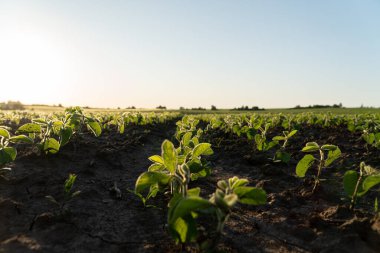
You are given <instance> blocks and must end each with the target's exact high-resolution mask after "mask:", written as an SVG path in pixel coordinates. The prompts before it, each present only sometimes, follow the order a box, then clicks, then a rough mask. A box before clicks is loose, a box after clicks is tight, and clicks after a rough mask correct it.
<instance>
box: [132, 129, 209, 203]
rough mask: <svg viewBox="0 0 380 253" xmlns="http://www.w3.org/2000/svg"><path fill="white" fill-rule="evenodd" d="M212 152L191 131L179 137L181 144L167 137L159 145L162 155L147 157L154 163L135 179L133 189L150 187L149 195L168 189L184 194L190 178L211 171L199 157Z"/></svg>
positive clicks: (138, 190)
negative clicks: (178, 145) (177, 144)
mask: <svg viewBox="0 0 380 253" xmlns="http://www.w3.org/2000/svg"><path fill="white" fill-rule="evenodd" d="M211 154H213V150H212V149H211V144H210V143H199V142H198V138H197V137H193V138H191V133H190V132H189V133H187V134H185V135H184V136H183V137H182V140H181V146H180V147H178V148H175V147H174V144H173V143H172V142H170V141H169V140H165V141H164V142H163V143H162V146H161V156H160V155H154V156H151V157H149V160H151V161H152V162H153V164H152V165H151V166H150V167H149V168H148V171H147V172H144V173H142V174H141V175H140V176H139V177H138V179H137V180H136V185H135V192H136V194H141V193H142V192H143V191H144V190H145V189H148V188H149V193H148V197H155V196H156V194H157V193H158V192H159V191H164V190H167V189H168V188H169V190H170V193H171V194H172V195H174V194H177V193H178V194H181V195H182V196H186V195H187V191H188V184H189V182H190V180H196V179H197V178H199V177H205V176H208V175H209V174H210V172H211V169H210V167H209V166H208V163H207V162H206V161H204V159H202V156H205V155H211Z"/></svg>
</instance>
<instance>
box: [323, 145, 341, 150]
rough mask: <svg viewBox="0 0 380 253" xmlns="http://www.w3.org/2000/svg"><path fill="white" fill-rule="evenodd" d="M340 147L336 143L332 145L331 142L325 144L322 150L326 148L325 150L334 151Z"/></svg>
mask: <svg viewBox="0 0 380 253" xmlns="http://www.w3.org/2000/svg"><path fill="white" fill-rule="evenodd" d="M337 148H338V147H337V146H335V145H331V144H326V145H323V146H322V147H321V149H322V150H325V151H334V150H336V149H337Z"/></svg>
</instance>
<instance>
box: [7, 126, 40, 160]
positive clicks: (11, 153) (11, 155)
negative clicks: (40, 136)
mask: <svg viewBox="0 0 380 253" xmlns="http://www.w3.org/2000/svg"><path fill="white" fill-rule="evenodd" d="M8 130H9V128H8V127H6V126H0V166H2V165H5V164H7V163H10V162H12V161H14V160H15V159H16V156H17V150H16V148H14V147H10V146H9V144H10V143H20V142H21V143H29V144H31V143H33V140H32V139H31V138H29V137H28V136H26V135H15V136H11V134H10V133H9V131H8Z"/></svg>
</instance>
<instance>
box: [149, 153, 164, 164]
mask: <svg viewBox="0 0 380 253" xmlns="http://www.w3.org/2000/svg"><path fill="white" fill-rule="evenodd" d="M148 159H149V160H150V161H151V162H155V163H159V164H164V159H162V157H161V156H159V155H152V156H151V157H149V158H148Z"/></svg>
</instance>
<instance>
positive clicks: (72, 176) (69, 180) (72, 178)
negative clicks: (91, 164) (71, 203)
mask: <svg viewBox="0 0 380 253" xmlns="http://www.w3.org/2000/svg"><path fill="white" fill-rule="evenodd" d="M76 179H77V175H75V174H69V177H68V178H67V179H66V181H65V184H64V192H65V194H66V196H68V195H69V193H70V192H71V189H72V188H73V185H74V183H75V180H76Z"/></svg>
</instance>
